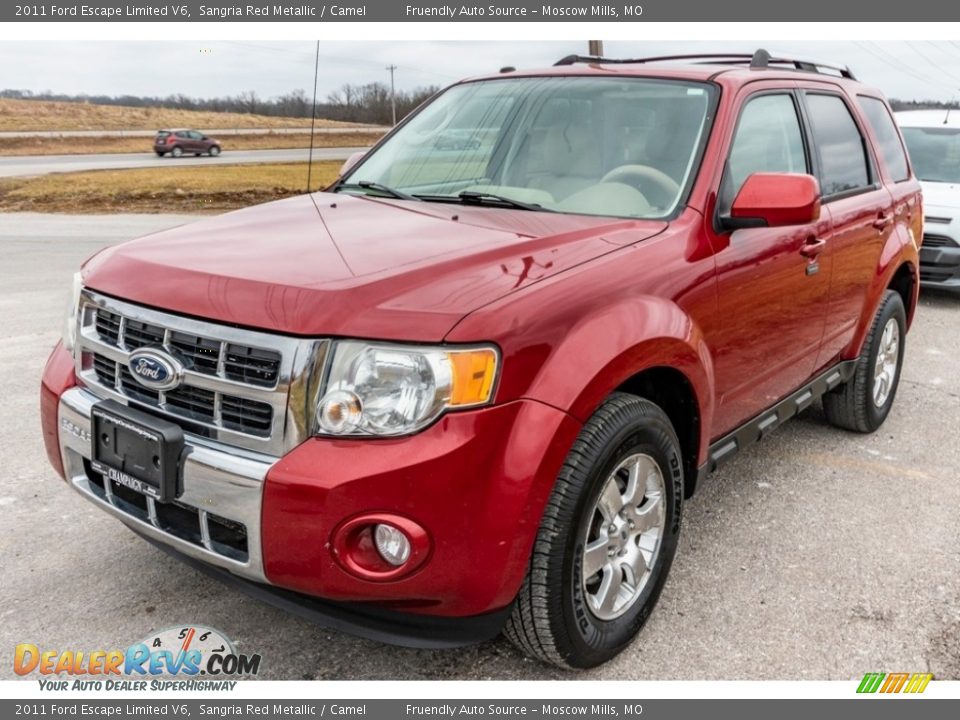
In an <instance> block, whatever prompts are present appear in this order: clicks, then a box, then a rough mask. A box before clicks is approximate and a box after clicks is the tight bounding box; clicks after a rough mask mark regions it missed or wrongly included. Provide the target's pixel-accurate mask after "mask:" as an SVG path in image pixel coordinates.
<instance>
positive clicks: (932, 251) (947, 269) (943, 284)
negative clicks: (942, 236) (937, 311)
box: [920, 240, 960, 292]
mask: <svg viewBox="0 0 960 720" xmlns="http://www.w3.org/2000/svg"><path fill="white" fill-rule="evenodd" d="M920 284H921V285H923V286H924V287H932V288H939V289H941V290H950V291H953V292H960V245H952V246H951V245H937V246H930V245H928V244H927V241H926V240H925V241H924V244H923V246H921V248H920Z"/></svg>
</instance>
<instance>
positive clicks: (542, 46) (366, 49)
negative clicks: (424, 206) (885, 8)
mask: <svg viewBox="0 0 960 720" xmlns="http://www.w3.org/2000/svg"><path fill="white" fill-rule="evenodd" d="M586 45H587V43H586V41H585V40H584V41H570V42H554V41H531V42H437V41H417V42H413V41H396V42H360V41H351V42H323V43H321V47H320V68H319V75H318V81H317V85H318V92H317V95H318V98H319V99H321V100H322V99H324V98H325V97H326V96H327V95H328V94H329V93H330V92H331V91H333V90H335V89H337V88H339V87H340V86H342V85H344V84H345V83H351V84H365V83H368V82H374V81H381V82H389V79H390V75H389V72H388V71H387V69H386V68H387V66H388V65H396V66H397V70H396V83H397V87H398V88H401V89H412V88H415V87H421V86H426V85H440V86H444V85H447V84H450V83H452V82H454V81H456V80H458V79H460V78H463V77H469V76H472V75H480V74H486V73H490V72H495V71H496V70H498V69H499V68H500V67H502V66H504V65H513V66H515V67H518V68H528V67H542V66H545V65H551V64H553V62H555V61H556V60H557V59H559V58H561V57H563V56H564V55H567V54H570V53H572V52H580V53H584V54H585V53H586ZM315 47H316V46H315V44H314V43H312V42H299V41H298V42H256V41H249V40H244V41H237V42H230V41H224V40H216V41H210V42H206V43H204V42H200V43H198V42H176V41H172V42H143V41H128V42H102V41H98V42H56V43H45V42H36V41H23V42H17V41H4V42H0V89H4V88H6V89H26V90H32V91H35V92H39V91H44V90H52V91H54V92H65V93H86V94H90V95H99V94H106V95H125V94H132V95H159V96H163V95H170V94H174V93H178V94H179V93H182V94H185V95H189V96H193V97H213V96H223V95H236V94H238V93H240V92H244V91H248V90H253V91H255V92H256V93H257V95H259V96H260V97H262V98H270V97H273V96H276V95H280V94H283V93H286V92H289V91H291V90H296V89H303V90H305V91H307V93H308V95H309V94H310V93H311V92H312V88H313V71H314V52H315ZM757 47H765V44H764V43H762V42H758V43H748V42H682V41H671V42H635V43H631V42H607V43H605V48H604V50H605V54H606V55H607V56H610V57H643V56H651V55H664V54H682V53H689V52H752V51H753V50H755V49H756V48H757ZM766 48H767V49H768V50H770V51H771V52H773V53H774V54H780V53H791V54H793V55H797V56H801V57H804V58H812V59H816V60H820V61H823V62H831V63H838V64H846V65H849V66H850V68H851V69H852V70H853V71H854V73H855V74H856V75H857V77H858V78H859V79H861V80H863V81H864V82H866V83H867V84H869V85H873V86H875V87H879V88H880V89H881V90H882V91H883V92H884V93H885V94H886V95H887V96H888V97H892V98H898V99H901V100H911V99H917V100H919V99H936V100H951V99H953V98H955V97H956V98H960V42H944V41H911V42H883V43H874V42H868V41H856V42H854V41H851V42H794V43H790V42H787V43H784V42H776V43H773V44H770V46H766Z"/></svg>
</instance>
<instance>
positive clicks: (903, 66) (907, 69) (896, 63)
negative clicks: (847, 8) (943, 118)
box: [854, 40, 952, 91]
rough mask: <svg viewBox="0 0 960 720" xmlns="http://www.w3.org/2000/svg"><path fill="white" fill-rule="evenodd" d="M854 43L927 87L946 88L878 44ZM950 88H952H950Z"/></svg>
mask: <svg viewBox="0 0 960 720" xmlns="http://www.w3.org/2000/svg"><path fill="white" fill-rule="evenodd" d="M854 43H855V44H856V45H857V46H858V47H859V48H861V49H863V50H866V51H867V52H868V53H870V54H871V55H873V56H874V57H875V58H877V59H879V60H880V61H881V62H883V63H884V64H885V65H888V66H889V67H891V68H893V69H894V70H896V71H897V72H899V73H902V74H904V75H908V76H910V77H912V78H913V79H914V80H919V81H920V82H922V83H924V84H925V85H928V86H929V87H933V88H937V89H938V90H941V91H942V90H945V89H947V88H948V86H947V85H942V84H940V83H938V82H935V81H933V80H931V79H930V78H929V77H928V76H926V75H922V74H920V73H919V72H917V71H915V70H914V68H913V67H912V66H911V65H909V64H907V63H906V62H904V61H903V60H901V59H900V58H897V57H894V56H892V55H890V54H889V53H887V52H886V51H885V50H884V49H883V48H882V47H880V46H877V47H876V49H874V48H871V47H870V46H871V45H873V43H871V42H860V41H856V40H855V41H854ZM891 58H892V59H891ZM950 89H951V90H952V88H950Z"/></svg>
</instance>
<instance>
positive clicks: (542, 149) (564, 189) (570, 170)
mask: <svg viewBox="0 0 960 720" xmlns="http://www.w3.org/2000/svg"><path fill="white" fill-rule="evenodd" d="M601 169H602V163H601V159H600V143H599V142H597V138H596V137H594V135H593V133H591V132H590V131H589V130H588V129H587V128H586V127H583V126H577V125H567V126H563V125H553V126H550V127H547V128H543V129H542V130H539V131H537V132H536V134H535V135H534V136H533V137H532V138H531V143H530V157H529V160H528V162H527V175H528V182H527V185H528V186H529V187H531V188H537V189H539V190H545V191H546V192H548V193H550V194H551V195H552V196H553V197H554V198H556V199H557V200H562V199H563V198H566V197H569V196H570V195H572V194H573V193H575V192H577V191H579V190H583V189H584V188H587V187H589V186H591V185H595V184H596V183H598V182H600V177H601V175H602V174H603V173H602V172H601Z"/></svg>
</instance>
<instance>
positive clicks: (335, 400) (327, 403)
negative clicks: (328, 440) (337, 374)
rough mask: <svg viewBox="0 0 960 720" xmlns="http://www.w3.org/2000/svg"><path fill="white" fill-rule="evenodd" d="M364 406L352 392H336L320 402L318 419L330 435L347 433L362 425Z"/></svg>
mask: <svg viewBox="0 0 960 720" xmlns="http://www.w3.org/2000/svg"><path fill="white" fill-rule="evenodd" d="M362 416H363V406H362V405H361V404H360V398H358V397H357V396H356V395H354V394H353V393H352V392H348V391H345V390H335V391H333V392H332V393H329V394H328V395H327V396H326V397H325V398H323V400H321V401H320V407H319V409H318V411H317V419H318V420H319V421H320V427H321V428H323V429H324V430H325V431H326V432H329V433H346V432H350V431H351V430H353V429H354V428H355V427H357V425H359V424H360V418H361V417H362Z"/></svg>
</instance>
